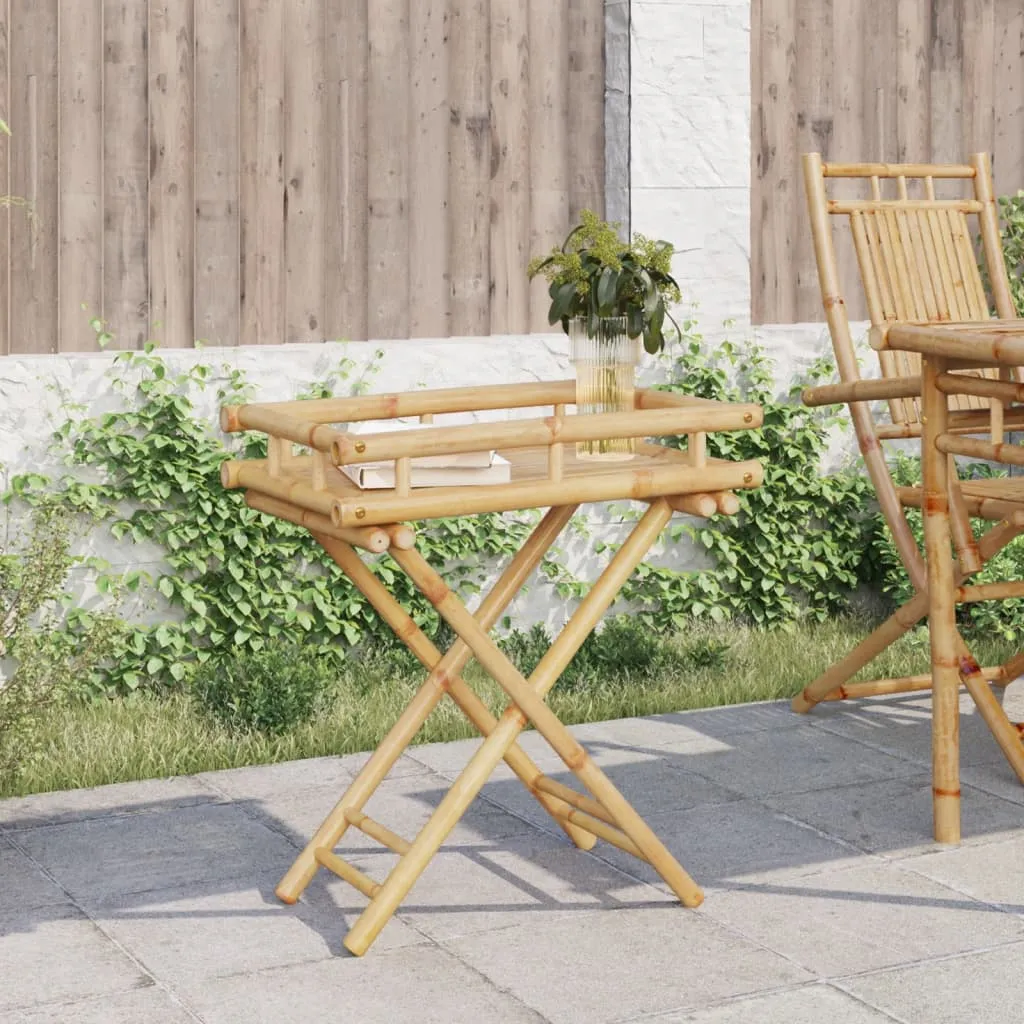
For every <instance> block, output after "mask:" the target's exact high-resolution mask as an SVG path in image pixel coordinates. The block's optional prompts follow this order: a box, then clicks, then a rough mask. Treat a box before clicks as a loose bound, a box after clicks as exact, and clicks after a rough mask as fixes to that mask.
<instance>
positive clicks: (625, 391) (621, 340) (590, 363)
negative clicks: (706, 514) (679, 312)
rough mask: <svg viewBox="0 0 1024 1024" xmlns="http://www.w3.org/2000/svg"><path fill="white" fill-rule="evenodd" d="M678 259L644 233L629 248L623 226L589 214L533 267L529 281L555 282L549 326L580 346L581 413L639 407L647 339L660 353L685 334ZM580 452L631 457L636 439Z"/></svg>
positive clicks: (575, 355)
mask: <svg viewBox="0 0 1024 1024" xmlns="http://www.w3.org/2000/svg"><path fill="white" fill-rule="evenodd" d="M674 253H675V247H674V246H673V245H672V244H671V243H670V242H665V241H661V240H655V239H650V238H646V237H644V236H643V235H640V234H635V235H633V239H632V241H631V242H624V241H623V240H622V239H621V238H620V237H619V234H618V225H617V224H609V223H608V222H607V221H603V220H601V219H600V218H599V217H598V216H597V214H595V213H593V212H592V211H590V210H583V211H582V213H581V214H580V223H579V224H577V225H576V226H575V227H574V228H573V229H572V230H571V231H570V232H569V234H568V235H567V237H566V239H565V241H564V242H563V243H562V245H561V246H560V247H557V248H555V249H552V251H551V252H550V253H549V254H548V255H547V256H538V257H536V258H535V259H533V260H531V261H530V264H529V267H528V268H527V273H528V274H529V276H530V277H531V278H533V277H536V276H537V275H538V274H543V275H544V276H545V277H546V278H547V280H548V281H549V282H550V286H549V288H548V294H549V295H550V296H551V308H550V309H549V311H548V322H549V323H550V324H556V323H560V324H561V325H562V329H563V330H564V331H565V333H566V334H568V335H569V337H570V339H571V342H572V345H571V348H572V361H573V364H574V366H575V368H576V406H577V410H578V411H579V412H580V413H593V412H617V411H621V410H625V409H632V408H633V402H634V389H635V380H636V365H637V362H638V360H639V356H640V345H639V342H640V339H643V347H644V349H645V350H646V351H647V352H649V353H651V354H652V355H653V354H655V353H657V352H660V351H661V350H662V349H663V348H664V346H665V341H666V329H667V330H668V334H669V336H670V337H671V336H673V333H674V336H679V335H680V334H681V331H680V330H679V325H678V324H677V323H676V321H675V320H674V319H673V317H672V314H671V313H670V312H669V305H670V304H671V303H673V302H678V301H679V300H680V294H679V285H678V284H677V283H676V281H675V279H674V278H673V277H672V274H671V269H672V256H673V255H674ZM667 325H671V326H670V327H668V326H667ZM577 453H578V454H579V455H582V456H585V457H602V458H629V457H631V455H632V453H633V439H632V438H620V439H614V440H603V441H589V442H581V443H580V444H578V445H577Z"/></svg>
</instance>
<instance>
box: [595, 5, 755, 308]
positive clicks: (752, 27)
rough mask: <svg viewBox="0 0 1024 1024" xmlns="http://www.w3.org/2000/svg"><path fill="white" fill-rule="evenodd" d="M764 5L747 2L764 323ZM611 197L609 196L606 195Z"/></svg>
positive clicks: (752, 293)
mask: <svg viewBox="0 0 1024 1024" xmlns="http://www.w3.org/2000/svg"><path fill="white" fill-rule="evenodd" d="M763 55H764V4H763V0H751V2H750V239H749V242H750V320H751V322H752V323H755V324H763V323H764V322H765V319H766V316H767V312H766V310H767V306H766V302H765V294H764V285H765V277H766V275H765V268H764V263H763V256H764V254H763V252H762V250H761V245H762V238H763V234H764V224H763V220H764V216H765V213H766V210H767V206H766V204H765V203H764V199H763V196H762V189H763V188H764V183H763V181H762V172H761V165H762V162H763V159H764V155H763V153H762V147H763V145H764V141H765V140H764V91H763V86H764V67H763V59H762V58H763ZM609 200H611V196H609Z"/></svg>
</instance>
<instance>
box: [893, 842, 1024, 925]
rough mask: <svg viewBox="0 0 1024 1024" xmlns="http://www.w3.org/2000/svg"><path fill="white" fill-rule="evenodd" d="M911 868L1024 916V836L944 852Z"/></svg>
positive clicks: (915, 862) (911, 863)
mask: <svg viewBox="0 0 1024 1024" xmlns="http://www.w3.org/2000/svg"><path fill="white" fill-rule="evenodd" d="M907 866H908V867H909V868H911V869H912V870H913V871H916V872H918V873H920V874H922V875H925V876H927V877H928V878H933V879H935V880H936V881H938V882H941V883H942V884H943V885H948V886H952V887H954V888H956V889H957V890H958V891H959V892H962V893H966V894H967V895H969V896H971V897H973V898H974V899H976V900H981V901H983V902H984V903H988V904H991V905H997V906H1001V907H1002V908H1003V909H1004V910H1005V911H1006V912H1007V913H1010V914H1017V915H1019V916H1021V917H1024V835H1016V836H1014V837H1013V838H1012V839H1007V840H1005V841H1003V842H995V843H986V844H985V845H984V846H960V847H955V848H952V849H950V848H944V849H940V850H939V851H938V852H936V853H930V854H925V855H924V856H922V857H917V858H915V859H914V860H913V861H909V862H908V863H907Z"/></svg>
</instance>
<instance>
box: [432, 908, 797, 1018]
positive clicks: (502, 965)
mask: <svg viewBox="0 0 1024 1024" xmlns="http://www.w3.org/2000/svg"><path fill="white" fill-rule="evenodd" d="M446 947H447V948H448V949H450V950H452V951H453V952H454V953H455V954H456V955H457V956H458V957H459V958H460V959H463V960H465V961H466V963H468V964H470V965H471V966H473V967H474V968H475V969H476V970H478V971H479V972H480V973H481V974H483V975H484V976H485V977H487V978H489V979H490V980H491V981H492V982H494V984H495V985H497V986H499V987H500V988H501V989H503V990H505V991H508V992H511V993H512V994H513V995H515V996H516V997H517V998H519V999H521V1000H522V1001H523V1002H524V1003H526V1004H527V1005H528V1006H531V1007H533V1008H534V1009H535V1010H537V1011H538V1012H539V1013H540V1014H541V1015H542V1016H543V1017H544V1018H545V1019H547V1020H549V1021H551V1022H553V1024H603V1022H611V1021H619V1020H624V1019H628V1018H631V1017H639V1016H642V1015H643V1014H654V1013H659V1012H664V1011H667V1010H672V1009H683V1008H688V1007H699V1006H701V1005H702V1004H704V1003H707V1002H709V1001H712V1000H721V999H725V998H727V997H729V996H737V995H742V994H745V993H750V992H757V991H760V990H764V989H773V988H779V987H781V986H783V985H794V984H800V983H802V982H806V981H810V980H812V978H813V975H812V974H810V973H809V972H808V971H805V970H803V969H802V968H800V967H798V966H796V965H795V964H792V963H790V962H789V961H788V960H786V959H785V958H784V957H781V956H779V955H778V954H776V953H773V952H770V951H769V950H766V949H764V948H763V947H761V946H758V945H756V944H755V943H753V942H750V941H749V940H747V939H744V938H743V937H741V936H738V935H735V934H733V933H731V932H729V931H727V930H726V929H724V928H721V927H719V926H718V925H716V924H714V923H713V922H711V921H710V920H709V919H708V918H707V917H706V916H703V915H701V914H700V912H699V911H693V910H687V909H684V908H683V907H680V906H678V905H669V904H666V905H665V906H659V907H651V908H644V909H630V910H619V911H600V912H598V913H596V914H588V915H587V917H586V918H585V921H584V922H582V923H580V922H575V921H572V920H562V921H554V922H552V923H551V924H549V925H548V926H547V927H545V928H543V929H538V928H534V927H533V926H532V925H531V924H530V923H529V922H527V923H525V924H522V925H519V926H518V927H516V928H506V929H504V930H503V931H497V932H483V933H481V934H477V935H472V936H469V937H467V938H463V939H457V940H455V941H453V942H449V943H447V944H446Z"/></svg>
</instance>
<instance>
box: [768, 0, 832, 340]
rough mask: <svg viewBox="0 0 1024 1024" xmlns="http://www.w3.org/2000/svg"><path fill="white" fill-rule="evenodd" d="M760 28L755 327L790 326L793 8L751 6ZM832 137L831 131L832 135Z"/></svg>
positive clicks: (795, 193) (796, 193)
mask: <svg viewBox="0 0 1024 1024" xmlns="http://www.w3.org/2000/svg"><path fill="white" fill-rule="evenodd" d="M756 2H757V6H758V9H759V13H760V25H761V39H760V45H761V61H760V69H761V88H760V90H759V92H758V94H757V95H759V96H760V103H759V104H758V107H757V110H756V111H755V135H754V140H753V142H754V146H753V148H754V154H755V157H754V159H755V165H754V170H755V181H756V190H755V191H756V198H755V200H754V203H755V205H754V208H753V211H752V212H753V216H754V217H755V218H756V219H757V222H758V225H759V230H758V232H757V234H756V236H755V238H754V244H753V249H752V254H753V273H752V275H751V282H752V291H753V294H755V295H759V301H758V302H757V303H756V304H755V307H754V308H755V310H756V313H755V316H756V318H757V320H758V322H776V323H792V322H793V321H794V319H795V316H796V304H795V294H794V289H793V278H792V273H791V271H790V269H789V268H790V267H791V264H792V258H793V245H794V235H795V232H796V231H797V230H798V227H797V226H798V225H799V224H801V223H802V222H801V221H800V220H798V215H799V205H798V204H799V203H801V202H802V201H803V188H802V184H801V181H800V178H799V169H798V167H797V160H796V149H795V146H794V144H793V132H792V128H793V125H794V124H795V123H796V67H795V54H796V2H795V0H770V2H769V0H756ZM833 134H835V131H834V130H833Z"/></svg>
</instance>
